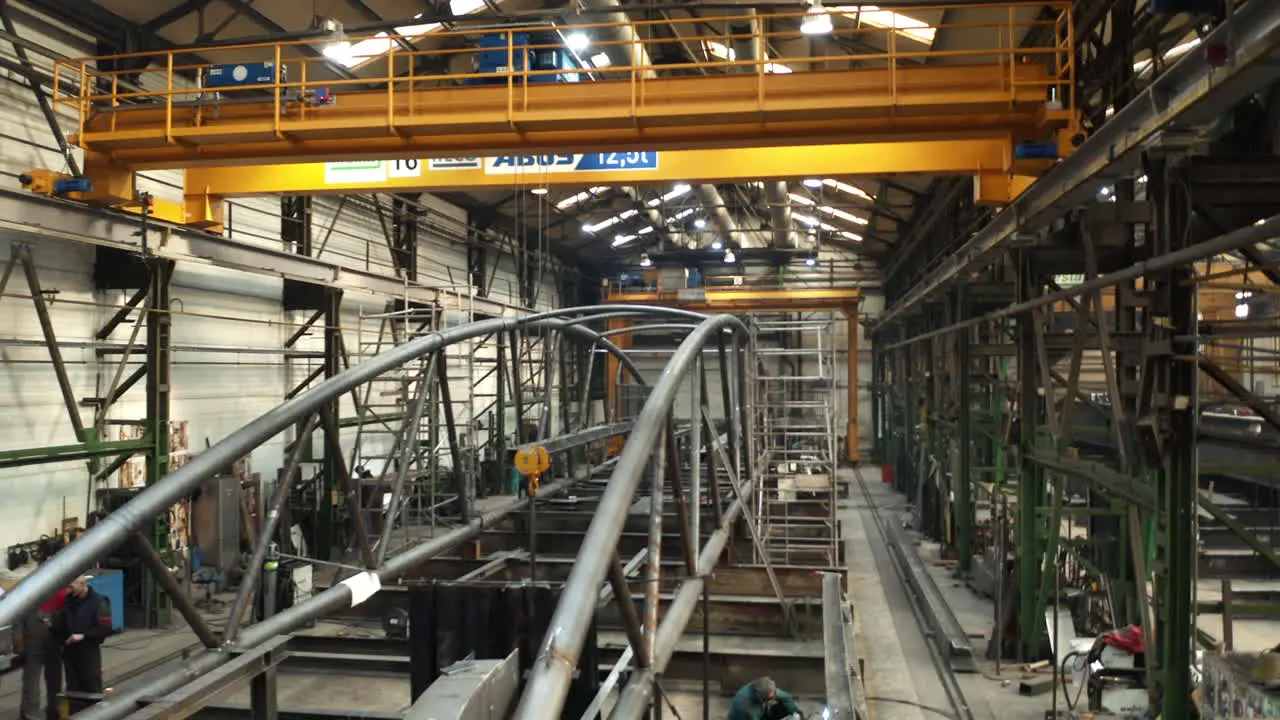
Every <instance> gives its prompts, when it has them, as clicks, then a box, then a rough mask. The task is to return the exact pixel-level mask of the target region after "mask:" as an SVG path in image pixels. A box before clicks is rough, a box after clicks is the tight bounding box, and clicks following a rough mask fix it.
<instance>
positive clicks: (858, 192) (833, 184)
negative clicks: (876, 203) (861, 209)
mask: <svg viewBox="0 0 1280 720" xmlns="http://www.w3.org/2000/svg"><path fill="white" fill-rule="evenodd" d="M822 184H823V185H826V186H827V187H829V188H835V189H836V190H839V191H840V192H842V193H846V194H848V195H855V196H857V197H860V198H862V199H863V200H875V197H874V196H872V195H868V194H867V193H866V192H864V191H863V190H862V188H856V187H854V186H852V185H850V184H849V183H842V182H840V181H839V180H832V179H830V178H827V179H826V180H823V181H822Z"/></svg>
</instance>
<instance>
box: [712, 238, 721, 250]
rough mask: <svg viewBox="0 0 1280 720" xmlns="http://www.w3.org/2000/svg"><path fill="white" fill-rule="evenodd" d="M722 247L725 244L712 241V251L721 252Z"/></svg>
mask: <svg viewBox="0 0 1280 720" xmlns="http://www.w3.org/2000/svg"><path fill="white" fill-rule="evenodd" d="M722 247H724V243H722V242H720V241H719V240H712V241H711V249H712V250H719V249H720V248H722Z"/></svg>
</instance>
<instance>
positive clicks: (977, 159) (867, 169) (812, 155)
mask: <svg viewBox="0 0 1280 720" xmlns="http://www.w3.org/2000/svg"><path fill="white" fill-rule="evenodd" d="M600 155H602V157H601V158H599V161H598V162H593V163H591V166H592V167H597V166H603V167H605V168H610V167H613V168H617V169H600V170H594V169H593V170H581V169H578V168H576V167H575V165H576V163H575V162H574V160H575V156H574V155H564V154H560V155H552V156H550V157H544V158H542V159H540V160H536V161H534V162H535V163H536V164H534V165H532V166H530V167H527V168H522V167H512V166H506V167H503V166H496V165H495V164H494V163H493V161H492V159H486V158H474V159H472V162H470V163H468V165H467V166H463V167H459V163H458V162H456V161H453V162H450V163H448V164H446V163H439V164H437V163H435V162H433V161H431V160H429V159H425V158H416V159H415V160H411V161H403V160H401V161H384V162H383V164H382V165H381V166H379V167H373V166H372V165H371V166H370V167H369V168H361V169H358V170H357V171H356V172H349V173H345V174H347V175H350V176H351V177H349V178H344V177H343V175H344V172H343V171H342V170H340V169H337V168H334V167H332V166H330V165H329V164H327V163H291V164H288V165H255V166H219V167H193V168H190V169H188V170H187V175H186V193H187V195H188V196H191V197H197V196H205V195H207V196H213V197H250V196H255V195H279V194H286V193H287V194H291V195H299V194H306V195H321V194H346V193H366V192H440V191H448V190H460V191H465V190H477V189H485V188H510V187H511V186H512V184H513V182H514V183H520V184H530V185H537V186H549V187H554V186H560V185H564V186H580V185H583V184H585V183H590V184H593V185H647V184H654V183H663V182H690V183H702V182H710V183H723V182H747V181H755V180H770V179H789V178H797V177H839V176H842V175H885V174H891V173H919V174H931V175H981V174H994V175H998V176H999V177H1001V178H1004V177H1006V176H1007V174H1008V173H1009V171H1010V170H1012V169H1013V136H1012V135H1011V134H1010V133H1008V132H997V133H985V134H977V135H971V136H969V137H964V136H961V135H959V134H957V136H956V137H953V138H949V139H944V140H915V141H910V142H882V143H881V142H860V143H856V144H850V145H811V146H804V147H765V148H740V149H732V150H729V149H719V150H678V151H666V152H655V153H645V155H646V157H644V158H640V159H639V160H636V159H635V158H631V159H628V158H627V157H625V154H624V153H601V154H600ZM628 165H631V167H628Z"/></svg>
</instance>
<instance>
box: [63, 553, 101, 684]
mask: <svg viewBox="0 0 1280 720" xmlns="http://www.w3.org/2000/svg"><path fill="white" fill-rule="evenodd" d="M67 589H68V592H67V595H66V605H65V607H64V608H63V610H62V613H61V614H60V615H58V616H57V617H55V618H54V622H53V628H52V630H53V637H54V638H55V639H57V640H58V641H59V642H60V643H61V645H62V666H63V668H64V669H65V670H66V673H67V691H68V692H81V693H100V692H102V641H103V640H106V639H107V637H108V636H109V635H111V605H110V603H109V602H108V601H107V599H106V598H105V597H103V596H102V595H99V594H98V593H97V592H96V591H95V590H94V589H93V588H91V587H89V578H88V577H85V576H83V575H82V576H80V577H78V578H76V579H75V580H73V581H72V582H71V585H70V586H69V587H68V588H67Z"/></svg>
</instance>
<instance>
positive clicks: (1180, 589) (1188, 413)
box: [1152, 171, 1199, 720]
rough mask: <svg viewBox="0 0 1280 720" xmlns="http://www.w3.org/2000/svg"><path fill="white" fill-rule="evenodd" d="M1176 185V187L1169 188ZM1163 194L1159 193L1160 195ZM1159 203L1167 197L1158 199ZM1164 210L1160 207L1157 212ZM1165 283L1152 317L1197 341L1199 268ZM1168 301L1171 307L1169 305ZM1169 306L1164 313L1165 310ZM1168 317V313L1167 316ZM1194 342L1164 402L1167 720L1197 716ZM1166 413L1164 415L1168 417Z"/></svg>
mask: <svg viewBox="0 0 1280 720" xmlns="http://www.w3.org/2000/svg"><path fill="white" fill-rule="evenodd" d="M1166 177H1168V178H1169V180H1171V181H1173V180H1175V179H1176V180H1177V181H1180V182H1179V187H1176V188H1175V187H1170V186H1168V185H1167V186H1165V187H1164V188H1162V189H1163V190H1164V191H1165V192H1164V193H1162V194H1163V200H1164V202H1163V203H1162V204H1163V207H1162V208H1161V209H1162V210H1163V212H1161V213H1159V214H1157V215H1156V218H1157V221H1156V222H1157V232H1156V233H1155V234H1156V245H1157V248H1158V249H1159V251H1161V252H1174V251H1177V250H1180V249H1182V248H1184V247H1186V245H1187V243H1188V237H1189V235H1190V233H1189V232H1188V231H1187V223H1188V222H1189V220H1190V215H1191V208H1190V207H1189V204H1188V202H1187V195H1186V193H1185V192H1184V191H1183V188H1184V186H1183V185H1182V182H1181V181H1185V177H1184V176H1183V174H1182V172H1181V171H1179V172H1178V173H1177V174H1176V175H1175V174H1173V173H1171V174H1170V175H1168V176H1166ZM1172 184H1173V183H1172V182H1170V183H1169V185H1172ZM1160 189H1161V188H1157V191H1159V190H1160ZM1156 198H1157V202H1159V201H1160V199H1161V196H1160V195H1159V194H1157V195H1156ZM1157 207H1159V205H1158V206H1157ZM1162 275H1163V277H1161V278H1159V281H1160V284H1159V290H1158V292H1159V293H1160V295H1161V296H1162V297H1158V298H1157V305H1156V308H1155V309H1154V311H1153V315H1155V317H1153V318H1152V320H1153V321H1154V323H1156V324H1162V323H1161V322H1160V321H1161V318H1160V317H1159V315H1161V314H1165V313H1167V320H1168V322H1167V324H1166V325H1165V327H1166V328H1167V330H1166V332H1167V333H1168V337H1171V338H1178V337H1182V338H1191V337H1193V336H1194V334H1195V332H1196V287H1195V285H1194V273H1193V268H1191V267H1190V266H1183V267H1180V268H1177V269H1175V270H1171V271H1169V272H1168V273H1163V274H1162ZM1166 303H1167V305H1166ZM1162 305H1163V306H1164V307H1161V306H1162ZM1162 311H1163V312H1162ZM1196 352H1197V349H1196V343H1195V340H1194V339H1192V340H1181V341H1180V340H1177V339H1174V340H1172V345H1171V347H1170V349H1169V355H1168V357H1167V358H1163V359H1162V361H1163V362H1162V364H1163V365H1164V366H1165V367H1164V372H1165V373H1167V375H1166V377H1167V388H1166V390H1165V394H1164V396H1163V397H1160V398H1158V399H1157V402H1160V403H1161V404H1163V407H1162V408H1160V409H1159V410H1157V412H1159V411H1160V410H1163V411H1164V413H1167V415H1166V417H1167V419H1168V426H1167V427H1168V431H1169V433H1170V435H1171V437H1169V438H1167V439H1166V440H1165V444H1164V448H1165V457H1164V458H1163V463H1164V467H1163V468H1162V472H1161V476H1162V477H1161V481H1162V482H1161V485H1162V488H1161V498H1160V502H1161V508H1160V512H1161V518H1162V520H1163V521H1164V535H1165V537H1164V541H1165V553H1164V561H1165V568H1164V570H1165V578H1164V580H1165V581H1164V582H1163V583H1161V586H1160V602H1161V611H1162V612H1161V618H1160V620H1161V622H1160V623H1158V624H1157V628H1156V637H1157V638H1158V639H1159V645H1158V649H1159V652H1160V654H1161V656H1162V662H1161V675H1162V680H1163V687H1162V693H1161V700H1162V702H1161V709H1162V711H1163V720H1186V719H1187V718H1189V717H1191V710H1190V704H1191V703H1190V697H1191V690H1192V687H1191V660H1192V656H1191V653H1192V640H1193V637H1194V631H1193V627H1192V626H1193V624H1194V622H1195V618H1194V614H1193V613H1194V610H1193V607H1192V600H1193V589H1194V588H1193V585H1194V583H1195V561H1196V552H1195V546H1196V538H1195V513H1196V474H1197V473H1196V471H1197V456H1196V420H1197V418H1198V415H1199V412H1198V398H1197V383H1196V380H1197V373H1198V372H1199V371H1198V369H1197V366H1196V364H1195V363H1193V362H1187V361H1186V360H1185V358H1188V357H1195V355H1196ZM1164 413H1161V414H1164Z"/></svg>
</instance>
